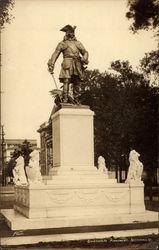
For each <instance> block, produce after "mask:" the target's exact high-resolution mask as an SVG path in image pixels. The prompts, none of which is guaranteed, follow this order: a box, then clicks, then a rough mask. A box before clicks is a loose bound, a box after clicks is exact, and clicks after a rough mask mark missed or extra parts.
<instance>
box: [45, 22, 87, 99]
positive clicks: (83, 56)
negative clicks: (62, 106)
mask: <svg viewBox="0 0 159 250" xmlns="http://www.w3.org/2000/svg"><path fill="white" fill-rule="evenodd" d="M75 28H76V26H73V27H72V26H71V25H66V26H65V27H63V28H62V29H61V30H60V31H63V32H66V34H65V36H64V39H63V41H62V42H60V43H59V44H58V45H57V47H56V49H55V52H54V53H53V55H52V56H51V59H50V60H49V61H48V70H49V72H50V73H51V74H53V71H54V65H55V62H56V60H57V58H58V57H59V55H60V53H61V52H62V54H63V62H62V64H61V71H60V75H59V80H60V82H62V83H63V96H62V102H65V103H67V102H68V93H69V84H70V83H71V84H72V86H73V97H74V101H75V103H78V92H79V82H81V81H83V80H84V69H85V67H84V65H86V64H88V52H87V51H86V49H85V48H84V46H83V45H82V43H81V42H79V41H78V40H77V39H76V38H75Z"/></svg>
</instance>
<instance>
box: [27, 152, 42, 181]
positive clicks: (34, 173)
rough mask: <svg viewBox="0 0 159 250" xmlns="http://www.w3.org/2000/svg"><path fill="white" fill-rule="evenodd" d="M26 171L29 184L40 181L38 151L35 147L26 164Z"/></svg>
mask: <svg viewBox="0 0 159 250" xmlns="http://www.w3.org/2000/svg"><path fill="white" fill-rule="evenodd" d="M26 173H27V177H28V182H29V184H37V183H42V176H41V173H40V167H39V152H38V150H36V149H35V150H34V151H33V152H31V154H30V160H29V164H28V166H27V167H26Z"/></svg>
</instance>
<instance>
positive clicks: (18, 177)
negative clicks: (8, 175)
mask: <svg viewBox="0 0 159 250" xmlns="http://www.w3.org/2000/svg"><path fill="white" fill-rule="evenodd" d="M13 176H14V178H13V182H14V184H15V185H27V184H28V182H27V178H26V175H25V171H24V158H23V157H22V156H19V157H18V158H17V159H16V165H15V167H14V169H13Z"/></svg>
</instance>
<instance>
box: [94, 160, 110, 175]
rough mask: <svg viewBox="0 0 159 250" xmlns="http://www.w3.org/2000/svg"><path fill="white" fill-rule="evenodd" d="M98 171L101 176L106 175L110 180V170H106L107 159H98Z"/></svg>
mask: <svg viewBox="0 0 159 250" xmlns="http://www.w3.org/2000/svg"><path fill="white" fill-rule="evenodd" d="M97 168H98V170H99V171H100V173H101V174H106V175H107V178H108V170H107V168H106V164H105V159H104V157H103V156H99V157H98V167H97Z"/></svg>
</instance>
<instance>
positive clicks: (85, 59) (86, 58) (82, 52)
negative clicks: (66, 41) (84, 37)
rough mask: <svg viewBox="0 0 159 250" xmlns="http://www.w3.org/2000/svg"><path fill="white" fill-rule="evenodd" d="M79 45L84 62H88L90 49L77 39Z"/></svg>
mask: <svg viewBox="0 0 159 250" xmlns="http://www.w3.org/2000/svg"><path fill="white" fill-rule="evenodd" d="M77 47H78V49H79V51H80V53H81V55H82V62H83V63H84V64H88V56H89V55H88V51H87V50H86V49H85V47H84V46H83V44H82V43H81V42H79V41H77Z"/></svg>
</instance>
